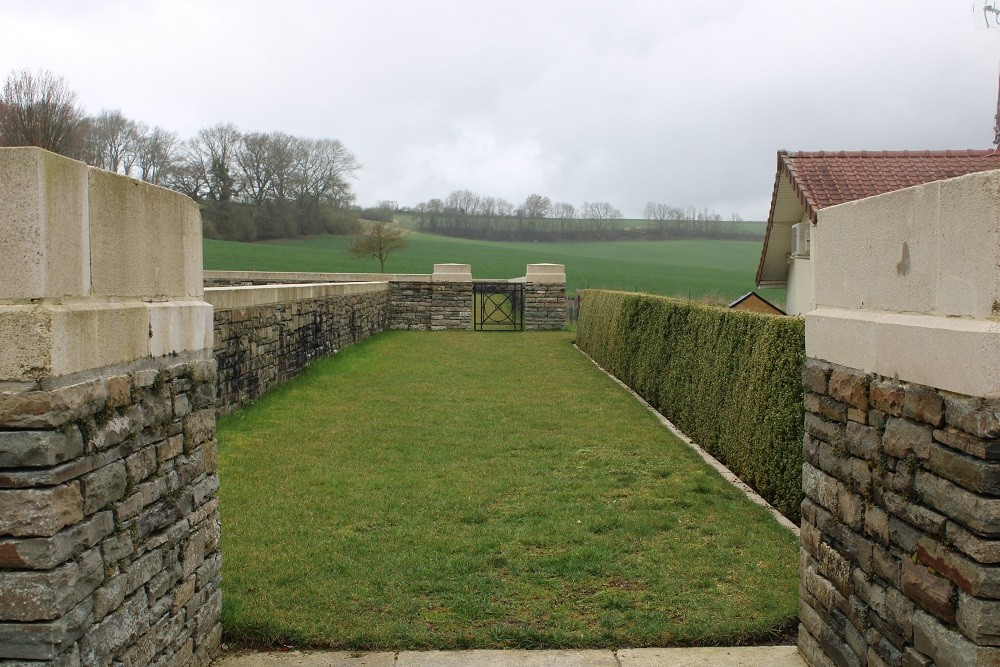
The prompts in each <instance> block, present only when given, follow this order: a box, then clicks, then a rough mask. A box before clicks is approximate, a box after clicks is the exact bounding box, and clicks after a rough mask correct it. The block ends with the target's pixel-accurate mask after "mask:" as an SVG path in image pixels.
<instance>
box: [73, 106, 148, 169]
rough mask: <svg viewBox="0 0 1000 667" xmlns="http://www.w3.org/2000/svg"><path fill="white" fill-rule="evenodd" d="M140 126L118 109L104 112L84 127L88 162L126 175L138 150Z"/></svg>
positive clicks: (135, 158)
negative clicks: (85, 128)
mask: <svg viewBox="0 0 1000 667" xmlns="http://www.w3.org/2000/svg"><path fill="white" fill-rule="evenodd" d="M139 133H140V128H139V124H138V123H137V122H135V121H134V120H132V119H130V118H126V117H125V115H124V114H122V112H121V110H120V109H103V110H102V111H101V113H99V114H97V116H95V117H94V118H91V119H90V121H89V122H88V124H87V144H86V145H87V154H86V158H87V163H88V164H92V165H94V166H95V167H99V168H101V169H106V170H108V171H114V172H117V173H121V174H125V175H126V176H129V175H130V173H129V172H131V171H132V165H133V164H134V163H135V162H136V160H137V158H138V156H137V152H138V151H137V149H138V147H139Z"/></svg>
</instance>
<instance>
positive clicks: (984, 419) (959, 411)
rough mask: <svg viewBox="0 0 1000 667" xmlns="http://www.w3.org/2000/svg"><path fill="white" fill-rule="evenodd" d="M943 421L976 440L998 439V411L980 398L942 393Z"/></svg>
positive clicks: (999, 435)
mask: <svg viewBox="0 0 1000 667" xmlns="http://www.w3.org/2000/svg"><path fill="white" fill-rule="evenodd" d="M942 395H943V397H944V404H945V421H946V422H947V423H948V425H950V426H954V427H955V428H958V429H961V430H963V431H965V432H966V433H969V434H970V435H973V436H975V437H977V438H997V437H1000V410H998V409H997V408H998V406H997V405H996V403H994V402H992V401H986V400H984V399H982V398H976V397H973V396H964V395H961V394H952V393H948V392H942Z"/></svg>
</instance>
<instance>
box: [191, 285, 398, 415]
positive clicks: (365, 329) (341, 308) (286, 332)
mask: <svg viewBox="0 0 1000 667" xmlns="http://www.w3.org/2000/svg"><path fill="white" fill-rule="evenodd" d="M205 298H206V299H207V300H208V301H209V302H210V303H213V304H214V305H215V327H214V334H215V357H216V359H217V360H218V366H219V374H218V378H219V379H218V408H219V411H220V412H221V413H223V414H225V413H228V412H232V411H233V410H235V409H237V408H239V407H241V406H243V405H246V404H247V403H250V402H251V401H253V400H255V399H257V398H259V397H260V396H261V395H263V394H264V393H266V392H267V391H270V390H271V389H273V388H274V387H276V386H278V385H279V384H281V383H282V382H285V381H286V380H288V379H290V378H292V377H294V376H296V375H298V374H299V373H300V372H302V370H303V369H304V368H305V367H306V366H307V365H308V364H309V363H310V362H312V361H313V360H315V359H318V358H321V357H324V356H329V355H330V354H333V353H334V352H336V351H338V350H340V349H342V348H344V347H346V346H348V345H351V344H353V343H357V342H359V341H361V340H364V339H365V338H367V337H369V336H372V335H374V334H376V333H378V332H380V331H383V330H384V329H385V328H386V325H387V323H388V318H389V290H388V285H387V284H386V283H353V284H332V285H322V284H320V285H297V286H268V287H239V288H210V289H206V290H205Z"/></svg>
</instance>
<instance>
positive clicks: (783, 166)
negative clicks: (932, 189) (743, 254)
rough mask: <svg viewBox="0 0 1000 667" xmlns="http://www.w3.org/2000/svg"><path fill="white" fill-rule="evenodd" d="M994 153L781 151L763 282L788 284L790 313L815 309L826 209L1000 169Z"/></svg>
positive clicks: (759, 270) (763, 261)
mask: <svg viewBox="0 0 1000 667" xmlns="http://www.w3.org/2000/svg"><path fill="white" fill-rule="evenodd" d="M994 153H995V152H994V151H993V150H961V151H853V152H846V151H839V152H831V151H817V152H793V153H790V152H788V151H778V169H777V174H776V175H775V179H774V191H773V193H772V195H771V212H770V214H769V215H768V219H767V232H766V234H765V237H764V247H763V249H762V250H761V254H760V263H759V264H758V266H757V280H756V283H757V287H761V288H764V287H785V288H786V289H787V293H788V297H787V302H786V307H785V310H786V311H787V312H788V314H789V315H799V314H802V313H806V312H808V311H810V310H812V309H813V307H814V295H815V293H816V291H815V282H814V276H815V271H814V266H813V263H812V259H811V258H812V255H813V248H812V245H813V243H814V242H815V235H814V234H813V229H814V228H815V227H816V226H817V225H822V224H823V210H824V209H826V208H828V207H831V206H836V205H838V204H844V203H846V202H850V201H855V200H858V199H864V198H866V197H873V196H875V195H880V194H884V193H886V192H892V191H894V190H900V189H902V188H908V187H911V186H914V185H922V184H924V183H930V182H933V181H940V180H944V179H947V178H954V177H956V176H964V175H966V174H971V173H974V172H980V171H989V170H992V169H1000V155H997V154H994Z"/></svg>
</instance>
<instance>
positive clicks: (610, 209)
mask: <svg viewBox="0 0 1000 667" xmlns="http://www.w3.org/2000/svg"><path fill="white" fill-rule="evenodd" d="M580 217H581V218H583V219H585V220H593V221H594V224H595V226H596V227H597V228H598V229H605V228H607V226H608V222H609V221H612V220H621V219H622V212H621V211H619V210H618V209H617V208H615V207H614V206H612V205H611V204H610V203H609V202H606V201H595V202H583V206H581V207H580Z"/></svg>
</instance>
